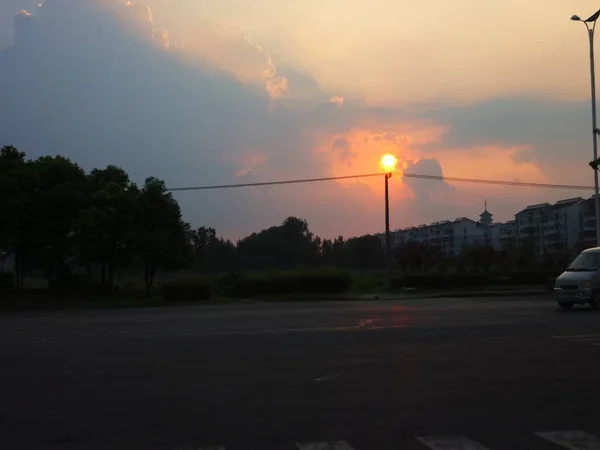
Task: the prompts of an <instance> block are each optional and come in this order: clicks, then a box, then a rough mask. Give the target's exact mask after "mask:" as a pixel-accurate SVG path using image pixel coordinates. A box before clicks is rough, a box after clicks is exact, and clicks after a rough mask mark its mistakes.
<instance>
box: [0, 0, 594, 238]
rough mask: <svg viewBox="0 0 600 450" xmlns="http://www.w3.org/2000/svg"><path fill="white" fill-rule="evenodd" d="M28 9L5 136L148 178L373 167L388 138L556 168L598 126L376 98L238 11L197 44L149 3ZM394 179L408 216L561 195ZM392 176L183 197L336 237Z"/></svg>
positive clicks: (450, 170) (402, 213)
mask: <svg viewBox="0 0 600 450" xmlns="http://www.w3.org/2000/svg"><path fill="white" fill-rule="evenodd" d="M15 11H18V9H15ZM29 11H30V12H31V13H32V15H31V16H28V15H27V14H21V15H20V16H19V17H17V19H16V32H17V39H16V40H15V45H14V46H13V47H11V48H9V49H7V50H5V51H2V52H0V103H1V104H3V105H10V107H6V108H2V109H1V110H0V145H1V144H4V143H6V144H14V145H16V146H18V147H19V148H21V149H22V150H24V151H26V152H28V154H29V155H30V156H32V157H35V156H38V155H41V154H57V153H60V154H63V155H65V156H68V157H71V158H73V159H74V160H75V161H77V162H78V163H80V164H81V165H82V166H84V167H85V168H88V169H89V168H92V167H95V166H105V165H107V164H118V165H121V166H123V167H124V168H125V169H126V170H128V171H129V172H130V173H131V175H132V177H133V178H134V179H135V180H137V181H138V182H141V181H143V179H144V178H145V177H147V176H149V175H154V176H158V177H161V178H163V179H165V181H166V182H167V185H169V186H173V187H181V186H198V185H209V184H228V183H235V182H249V181H271V180H277V179H286V178H287V179H297V178H313V177H326V176H347V175H362V174H372V173H374V172H377V171H378V170H379V169H378V162H379V159H380V157H381V155H382V154H384V153H394V154H395V155H397V157H398V158H399V161H400V169H401V170H400V171H402V170H404V171H406V172H407V173H408V172H414V173H425V174H433V175H438V174H442V173H443V174H445V175H449V176H467V177H473V178H478V177H490V178H509V179H512V178H521V179H526V180H534V181H535V180H549V181H551V180H559V179H560V178H559V175H558V174H559V172H558V171H557V172H556V174H555V173H554V172H553V170H558V169H556V167H555V166H553V165H552V164H551V162H549V161H545V160H544V158H543V155H544V154H543V149H544V148H545V147H544V146H545V145H550V147H548V148H550V149H551V150H552V151H556V152H558V149H559V147H560V146H561V145H562V146H564V147H566V146H568V145H570V144H573V142H578V141H577V139H578V138H574V139H573V138H568V137H566V136H567V135H570V134H569V130H568V127H569V126H570V125H574V126H575V127H576V128H577V127H582V128H584V131H585V130H586V128H585V120H586V119H587V118H588V117H587V115H588V111H587V110H586V111H585V113H584V112H583V109H581V111H580V109H579V107H580V105H572V106H569V104H564V103H560V102H557V103H554V104H552V105H551V108H550V107H549V105H547V104H543V103H540V102H535V101H531V100H530V101H525V100H523V101H521V103H519V102H509V101H507V102H506V104H504V105H503V106H502V103H501V102H500V101H495V102H490V103H488V104H482V105H480V106H476V107H468V108H467V107H461V108H446V109H440V108H424V109H421V110H418V111H415V110H413V109H409V108H402V107H399V106H393V107H391V106H390V107H386V108H383V107H373V106H369V104H368V103H366V102H365V101H362V100H361V98H360V96H359V95H358V94H354V95H347V94H346V93H343V92H342V91H341V90H338V89H331V91H330V92H328V89H327V87H324V86H322V85H321V84H320V83H318V82H317V81H316V80H315V76H313V74H312V73H310V72H307V71H306V70H305V69H303V68H300V66H295V65H293V64H291V63H289V62H288V63H285V62H283V61H284V60H285V58H283V57H277V58H274V57H272V56H271V55H270V54H269V53H267V52H266V51H265V50H264V48H263V47H261V46H260V45H259V44H257V43H256V42H254V41H253V40H250V39H248V37H247V34H246V33H245V32H244V31H243V29H242V28H239V27H237V26H233V25H223V24H222V23H220V22H211V21H207V22H203V23H201V24H199V25H198V26H197V27H195V28H194V30H193V31H192V33H191V34H190V35H189V38H188V40H187V42H186V43H185V45H183V46H176V45H171V44H170V43H169V39H168V36H169V34H168V33H166V32H164V33H163V32H162V31H160V30H159V29H158V28H157V27H156V23H155V21H154V17H153V15H152V13H151V12H150V10H149V8H148V7H147V6H144V5H141V4H135V5H134V4H133V3H131V2H124V1H118V0H110V1H109V0H102V1H99V0H98V1H95V0H94V1H92V0H47V1H46V3H45V4H44V6H43V7H41V8H36V9H31V10H29ZM11 17H12V16H11ZM290 59H291V58H290ZM274 100H277V101H278V102H279V103H277V105H278V108H277V110H276V111H273V110H270V107H271V106H273V102H274ZM570 108H572V109H570ZM550 109H553V110H554V111H549V110H550ZM544 111H545V113H544ZM544 114H545V115H544ZM569 114H572V116H570V115H569ZM563 119H565V120H566V121H567V124H561V121H562V120H563ZM527 123H530V124H532V129H529V128H528V127H527V126H526V124H527ZM550 123H551V124H552V125H549V124H550ZM581 123H584V125H581ZM545 124H546V125H545ZM577 129H578V128H577ZM544 130H545V131H544ZM563 133H564V134H563ZM587 137H589V136H586V139H587ZM582 139H583V138H582ZM553 140H556V142H557V143H555V144H553ZM559 143H560V145H559ZM584 144H585V141H584V140H582V149H583V150H582V153H581V156H582V157H585V154H586V153H585V152H587V147H585V145H584ZM553 145H554V146H553ZM584 147H585V148H584ZM584 150H585V151H584ZM561 158H563V159H562V160H561V161H565V167H566V166H568V165H567V161H568V156H567V155H561ZM548 159H550V158H548ZM583 161H584V162H585V161H586V160H585V159H583ZM573 173H575V174H577V173H580V172H577V171H574V172H573ZM586 173H587V172H586ZM569 176H571V175H569ZM572 176H577V175H572ZM390 187H391V201H392V205H391V206H392V208H391V214H392V224H393V226H394V227H399V226H409V225H414V224H417V223H421V222H427V221H433V220H442V219H445V218H452V217H454V216H456V217H458V216H461V215H468V216H471V217H472V216H473V215H476V214H478V213H479V212H481V211H480V209H481V207H482V206H481V205H483V200H484V198H483V197H486V199H487V200H490V207H491V206H495V207H497V212H496V211H492V212H494V213H495V214H496V218H508V217H510V211H511V208H512V211H515V210H517V209H519V208H520V207H522V206H523V205H524V204H526V203H528V202H529V201H530V200H537V198H538V197H540V196H542V195H545V196H547V197H550V199H552V198H554V197H556V196H560V195H561V193H560V192H558V193H554V192H548V191H544V192H539V191H523V190H518V191H517V190H509V189H507V188H493V187H485V189H483V188H482V186H479V185H459V184H456V183H444V182H433V181H423V180H421V181H419V180H409V179H402V177H401V176H400V174H398V176H394V177H393V178H392V180H391V185H390ZM383 188H384V184H383V178H380V177H369V178H356V179H347V180H343V181H337V182H336V181H332V182H328V183H317V184H301V185H285V186H274V187H266V188H262V187H261V188H252V189H246V190H226V191H210V192H183V193H178V194H177V198H178V200H179V201H180V202H181V205H182V208H183V211H184V214H185V217H186V219H187V220H190V221H191V222H192V223H194V224H206V225H210V226H215V227H216V228H217V229H218V230H219V232H220V233H222V234H224V235H225V236H227V237H232V238H235V237H239V236H241V235H244V234H246V233H249V232H251V231H256V230H257V229H260V228H263V227H266V226H270V225H272V224H274V223H278V222H281V221H282V220H283V219H284V218H285V216H286V215H292V214H293V215H300V216H304V217H306V218H307V219H308V220H309V222H310V223H311V226H312V227H313V228H314V230H315V231H316V232H317V233H320V234H323V235H325V236H335V235H338V234H340V233H343V234H346V235H352V234H359V233H366V232H378V231H380V230H381V229H382V228H383V223H382V222H383V219H382V212H383V209H382V208H383ZM566 195H567V196H570V195H571V194H570V193H568V194H566ZM240 217H243V220H240V219H239V218H240ZM380 219H381V220H380Z"/></svg>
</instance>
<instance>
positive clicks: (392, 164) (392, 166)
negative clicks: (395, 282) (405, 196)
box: [379, 154, 398, 283]
mask: <svg viewBox="0 0 600 450" xmlns="http://www.w3.org/2000/svg"><path fill="white" fill-rule="evenodd" d="M397 164H398V159H396V157H395V156H394V155H390V154H388V155H384V156H383V157H382V158H381V161H380V162H379V166H380V168H381V171H382V172H383V173H384V177H385V272H386V278H387V281H388V283H389V282H390V280H391V255H390V250H391V247H392V242H391V233H390V178H392V174H393V173H394V172H395V171H396V165H397Z"/></svg>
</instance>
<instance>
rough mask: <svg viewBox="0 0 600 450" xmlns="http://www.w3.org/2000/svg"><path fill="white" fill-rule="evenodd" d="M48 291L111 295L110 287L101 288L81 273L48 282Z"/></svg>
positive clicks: (69, 274) (67, 274) (68, 274)
mask: <svg viewBox="0 0 600 450" xmlns="http://www.w3.org/2000/svg"><path fill="white" fill-rule="evenodd" d="M50 289H51V290H56V291H61V292H64V293H66V294H83V295H85V294H91V295H97V294H111V293H112V288H111V287H110V286H102V285H101V284H100V283H99V282H98V281H96V280H94V279H93V278H90V277H88V276H87V275H85V274H81V273H66V274H64V275H62V276H60V277H56V278H53V279H52V280H51V281H50Z"/></svg>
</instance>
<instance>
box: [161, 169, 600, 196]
mask: <svg viewBox="0 0 600 450" xmlns="http://www.w3.org/2000/svg"><path fill="white" fill-rule="evenodd" d="M383 176H384V174H383V173H381V172H378V173H368V174H363V175H346V176H341V177H324V178H304V179H296V180H280V181H265V182H258V183H240V184H217V185H206V186H187V187H179V188H171V189H168V191H170V192H182V191H209V190H214V189H236V188H246V187H260V186H278V185H284V184H301V183H318V182H323V181H336V180H349V179H357V178H373V177H383ZM399 176H400V177H401V178H414V179H420V180H432V181H450V182H455V183H475V184H490V185H498V186H516V187H529V188H542V189H570V190H577V191H587V190H593V189H594V188H593V186H579V185H572V184H550V183H530V182H522V181H506V180H486V179H480V178H459V177H444V176H438V175H421V174H416V173H404V174H402V175H399Z"/></svg>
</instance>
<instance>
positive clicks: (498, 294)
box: [297, 289, 550, 301]
mask: <svg viewBox="0 0 600 450" xmlns="http://www.w3.org/2000/svg"><path fill="white" fill-rule="evenodd" d="M549 295H550V293H549V292H548V290H547V289H527V290H522V291H499V290H491V291H459V292H457V291H454V292H429V293H427V292H420V293H419V292H418V291H415V292H413V293H410V294H409V293H405V294H396V295H394V294H365V295H339V296H315V297H312V298H310V297H307V298H305V300H307V301H311V300H314V301H319V300H320V301H344V300H345V301H361V300H363V301H364V300H419V299H434V298H478V297H492V298H514V297H540V296H549ZM297 300H299V299H297Z"/></svg>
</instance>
